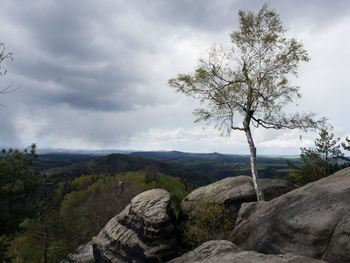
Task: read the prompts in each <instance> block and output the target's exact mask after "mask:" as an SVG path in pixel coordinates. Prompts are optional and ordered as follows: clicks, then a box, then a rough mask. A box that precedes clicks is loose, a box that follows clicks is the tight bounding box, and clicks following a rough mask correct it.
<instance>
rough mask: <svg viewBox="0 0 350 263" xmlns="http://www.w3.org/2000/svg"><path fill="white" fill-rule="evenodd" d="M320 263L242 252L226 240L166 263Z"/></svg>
mask: <svg viewBox="0 0 350 263" xmlns="http://www.w3.org/2000/svg"><path fill="white" fill-rule="evenodd" d="M212 262H217V263H322V262H325V261H321V260H317V259H313V258H308V257H304V256H298V255H293V254H286V255H264V254H259V253H257V252H255V251H242V250H241V249H239V248H238V247H237V246H236V245H234V244H233V243H231V242H229V241H227V240H213V241H208V242H205V243H204V244H202V245H201V246H199V247H198V248H196V249H195V250H194V251H191V252H189V253H186V254H185V255H183V256H182V257H179V258H175V259H173V260H171V261H169V262H168V263H212Z"/></svg>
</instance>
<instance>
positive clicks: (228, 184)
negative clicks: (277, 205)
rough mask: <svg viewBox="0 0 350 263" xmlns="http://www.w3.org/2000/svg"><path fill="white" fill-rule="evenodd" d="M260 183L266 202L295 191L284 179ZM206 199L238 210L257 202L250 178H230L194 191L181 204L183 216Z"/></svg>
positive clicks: (264, 180)
mask: <svg viewBox="0 0 350 263" xmlns="http://www.w3.org/2000/svg"><path fill="white" fill-rule="evenodd" d="M259 181H260V184H261V187H262V191H263V193H264V196H265V199H266V200H271V199H273V198H275V197H277V196H280V195H282V194H284V193H287V192H289V191H291V190H293V189H295V186H294V185H293V184H291V183H289V182H288V181H286V180H282V179H261V180H259ZM205 198H210V199H211V200H213V201H214V203H215V202H224V203H225V204H226V205H229V206H231V207H233V209H236V210H238V209H239V207H240V206H241V204H242V203H244V202H254V201H256V194H255V190H254V186H253V182H252V178H251V177H250V176H237V177H228V178H225V179H223V180H220V181H217V182H215V183H213V184H210V185H207V186H203V187H199V188H197V189H195V190H194V191H192V192H191V193H190V194H189V195H188V196H186V197H185V198H184V200H183V201H182V203H181V212H182V214H183V215H186V214H188V213H189V212H190V211H191V210H192V207H193V206H194V205H195V203H196V202H197V201H198V200H200V199H205Z"/></svg>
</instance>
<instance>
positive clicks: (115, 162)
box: [44, 154, 212, 185]
mask: <svg viewBox="0 0 350 263" xmlns="http://www.w3.org/2000/svg"><path fill="white" fill-rule="evenodd" d="M139 170H145V171H152V172H160V173H163V174H167V175H170V176H173V177H180V178H184V179H187V180H188V181H189V182H191V183H192V184H195V185H204V184H208V183H209V182H211V181H212V180H210V178H208V177H207V176H205V175H203V174H199V173H198V172H196V171H195V170H193V169H190V168H186V167H181V166H178V165H175V164H170V163H165V162H162V161H159V160H155V159H149V158H145V157H139V156H132V155H126V154H109V155H106V156H103V157H100V158H96V159H94V160H91V161H88V162H80V163H76V164H73V165H70V166H66V167H57V168H52V169H47V170H44V173H46V174H47V175H50V176H52V177H53V178H60V179H71V178H74V177H77V176H81V175H90V174H100V173H106V174H116V173H122V172H129V171H139Z"/></svg>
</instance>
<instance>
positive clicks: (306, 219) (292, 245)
mask: <svg viewBox="0 0 350 263" xmlns="http://www.w3.org/2000/svg"><path fill="white" fill-rule="evenodd" d="M249 206H250V207H249ZM242 208H243V210H242V211H241V212H240V214H241V215H239V216H238V218H242V219H239V220H238V221H237V222H238V224H237V225H236V228H235V230H234V231H233V233H232V238H233V242H234V243H235V244H237V245H238V246H239V247H240V248H242V249H244V250H255V251H258V252H261V253H266V254H286V253H296V254H299V255H305V256H309V257H313V258H318V259H323V260H326V261H329V262H334V263H344V262H350V168H346V169H343V170H341V171H339V172H337V173H335V174H333V175H331V176H329V177H327V178H324V179H322V180H319V181H317V182H314V183H310V184H308V185H305V186H303V187H301V188H298V189H296V190H294V191H292V192H290V193H287V194H285V195H282V196H280V197H278V198H276V199H273V200H271V201H270V202H267V203H265V204H261V205H258V206H256V205H254V204H252V205H248V206H247V207H242ZM249 210H250V211H249Z"/></svg>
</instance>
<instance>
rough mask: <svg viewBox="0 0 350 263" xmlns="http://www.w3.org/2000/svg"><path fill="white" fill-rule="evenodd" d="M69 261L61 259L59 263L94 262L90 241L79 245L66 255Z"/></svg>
mask: <svg viewBox="0 0 350 263" xmlns="http://www.w3.org/2000/svg"><path fill="white" fill-rule="evenodd" d="M68 258H69V260H70V261H67V260H62V261H61V262H60V263H69V262H75V263H92V262H95V260H94V254H93V250H92V244H91V241H90V242H89V243H87V244H85V245H81V246H80V247H78V249H77V250H76V251H75V252H74V253H72V254H70V255H69V256H68Z"/></svg>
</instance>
